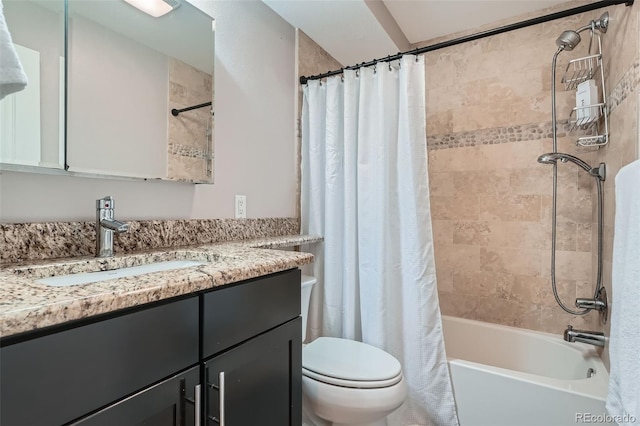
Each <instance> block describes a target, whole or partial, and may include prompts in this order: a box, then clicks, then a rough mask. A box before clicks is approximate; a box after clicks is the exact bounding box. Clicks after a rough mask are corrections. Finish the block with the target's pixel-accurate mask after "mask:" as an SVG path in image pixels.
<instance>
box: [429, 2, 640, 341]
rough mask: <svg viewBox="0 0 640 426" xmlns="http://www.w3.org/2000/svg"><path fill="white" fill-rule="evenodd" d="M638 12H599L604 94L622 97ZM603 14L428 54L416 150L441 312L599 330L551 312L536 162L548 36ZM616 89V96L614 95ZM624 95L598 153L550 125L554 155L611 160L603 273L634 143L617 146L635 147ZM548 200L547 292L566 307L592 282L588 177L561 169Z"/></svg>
mask: <svg viewBox="0 0 640 426" xmlns="http://www.w3.org/2000/svg"><path fill="white" fill-rule="evenodd" d="M637 10H638V7H637V6H635V7H633V8H627V7H624V6H618V7H612V8H610V10H609V12H610V13H611V14H612V17H613V18H614V19H612V22H611V28H610V31H609V32H608V33H607V35H605V36H604V40H605V47H604V54H605V58H606V57H607V55H608V57H609V58H615V59H609V60H608V61H607V64H606V66H605V69H606V74H605V75H606V76H608V78H607V84H608V92H612V91H614V88H616V89H617V91H618V92H621V93H627V92H629V90H633V86H630V87H629V83H628V82H625V81H621V80H622V76H624V75H626V73H629V72H633V69H634V68H633V64H634V63H635V64H637V60H636V58H637V55H638V47H637V46H638V44H637V40H638V33H637V19H638V16H637V15H638V13H637ZM549 11H552V10H549ZM602 12H603V10H598V11H593V12H590V13H587V14H583V15H576V16H572V17H569V18H565V19H561V20H557V21H552V22H549V23H545V24H541V25H536V26H534V27H529V28H525V29H521V30H517V31H512V32H509V33H506V34H502V35H497V36H493V37H490V38H486V39H483V40H478V41H476V42H471V43H465V44H462V45H458V46H454V47H451V48H447V49H442V50H439V51H434V52H430V53H428V54H427V62H426V74H427V146H428V148H429V177H430V187H431V203H432V205H431V208H432V218H433V226H434V235H435V250H436V268H437V273H438V287H439V295H440V304H441V308H442V312H443V314H448V315H454V316H461V317H465V318H471V319H478V320H483V321H489V322H494V323H500V324H506V325H513V326H517V327H523V328H529V329H534V330H541V331H547V332H553V333H559V332H561V331H562V330H564V328H565V327H566V325H567V324H569V323H571V324H572V325H574V326H575V327H584V328H590V329H600V328H601V326H600V325H599V323H598V319H597V316H596V315H595V314H593V313H592V314H589V315H587V316H584V317H573V316H571V315H569V314H566V313H565V312H564V311H562V310H561V309H560V308H559V307H558V306H557V305H556V302H555V299H554V297H553V294H552V292H551V284H550V272H549V271H550V246H551V200H552V197H551V194H552V192H551V191H552V180H551V179H552V168H551V166H547V165H541V164H538V163H537V162H536V159H537V157H538V156H539V155H540V154H542V153H545V152H550V151H551V150H552V143H551V125H550V120H551V118H550V117H551V58H552V55H553V53H554V51H555V48H556V47H555V39H556V37H557V36H558V35H559V34H560V33H561V32H562V31H563V30H565V29H575V28H577V27H579V26H581V25H583V24H585V23H587V22H589V21H590V20H591V19H595V18H597V17H599V16H600V14H601V13H602ZM521 18H522V17H521ZM521 18H517V19H515V20H521ZM524 18H527V17H524ZM634 22H635V23H634ZM504 23H507V22H503V23H499V24H504ZM494 26H496V24H492V25H491V27H494ZM616 27H617V28H616ZM482 29H486V28H482ZM473 32H475V30H474V31H473ZM459 35H460V34H455V35H452V36H451V37H457V36H459ZM629 38H631V39H632V40H631V42H629V43H628V44H626V45H625V46H624V48H623V49H621V48H619V47H617V46H616V45H622V44H625V43H626V41H625V40H627V39H629ZM436 41H442V40H436ZM433 42H434V41H428V42H424V43H419V44H418V45H417V46H421V45H425V44H432V43H433ZM587 42H588V40H587V39H586V36H585V40H583V43H582V44H581V45H580V46H579V48H578V49H576V51H574V52H571V54H568V53H563V54H562V55H561V56H560V60H559V66H558V69H559V73H558V80H557V81H558V83H560V76H561V75H562V71H563V70H564V66H565V65H566V61H567V60H568V59H573V58H575V57H579V56H582V55H584V52H585V49H586V47H587V45H588V43H587ZM636 67H637V65H636ZM627 77H628V76H627ZM625 84H626V85H627V89H621V86H624V85H625ZM559 88H560V84H559ZM561 90H562V89H561ZM574 95H575V92H573V91H571V92H564V91H560V92H559V93H558V117H559V119H560V120H563V119H565V120H566V118H567V117H568V115H569V112H570V110H571V108H572V106H573V103H574V99H575V98H574ZM617 98H618V99H619V98H620V96H618V97H617ZM630 98H632V100H630V101H623V103H624V102H627V103H628V104H629V107H628V108H624V106H623V104H620V106H618V107H617V110H614V112H613V113H612V115H611V127H612V132H611V133H612V135H611V138H612V144H611V147H608V148H605V149H603V150H602V151H601V152H598V153H593V152H583V151H581V150H579V149H577V148H576V147H575V144H574V140H575V139H574V138H572V137H570V136H568V135H566V132H565V128H564V126H560V128H559V134H560V136H561V138H560V140H559V151H561V152H568V153H570V154H573V155H577V156H579V157H580V158H582V159H583V160H585V161H587V162H588V163H597V162H599V161H601V159H602V158H603V156H605V157H606V156H608V157H609V158H608V162H611V163H612V164H610V165H609V172H610V174H609V177H608V180H607V188H608V189H607V198H608V202H607V217H606V219H605V222H606V225H607V229H606V231H605V234H606V235H607V238H606V240H607V242H606V244H605V252H607V253H608V257H606V258H607V259H608V265H607V268H606V269H605V272H606V274H608V275H607V277H610V270H611V268H610V252H611V238H612V235H613V234H612V223H613V216H611V215H612V213H613V209H612V202H613V201H612V195H611V193H612V192H613V186H612V185H613V180H614V179H613V177H614V173H616V172H617V170H619V167H620V165H621V164H626V163H628V162H629V161H630V160H631V159H633V158H636V157H635V156H636V155H637V154H636V153H635V146H636V145H635V144H631V143H630V142H628V141H631V140H633V141H636V140H637V123H635V120H637V103H636V101H635V99H636V97H630ZM632 147H633V149H632ZM609 152H610V154H607V153H609ZM558 197H559V206H558V240H557V241H558V251H557V264H556V269H557V279H558V288H559V293H560V297H561V298H562V300H563V301H564V302H565V304H567V305H568V306H570V307H572V306H573V302H574V300H575V298H576V297H589V295H590V294H592V292H593V286H594V285H595V274H594V271H593V265H594V262H595V258H594V253H595V252H596V249H597V248H596V247H597V246H596V240H594V239H593V235H594V233H595V229H596V227H595V223H594V220H593V214H594V213H593V209H594V208H595V185H594V180H593V178H592V177H590V176H588V175H586V174H585V173H584V172H582V171H581V170H580V169H579V168H577V167H575V166H574V165H572V164H560V166H559V190H558ZM609 281H610V278H609Z"/></svg>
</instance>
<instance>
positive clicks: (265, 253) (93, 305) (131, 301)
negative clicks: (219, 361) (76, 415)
mask: <svg viewBox="0 0 640 426" xmlns="http://www.w3.org/2000/svg"><path fill="white" fill-rule="evenodd" d="M319 241H322V238H321V237H316V236H304V235H293V236H281V237H271V238H260V239H255V240H244V241H239V242H226V243H217V244H209V245H200V246H194V247H186V248H185V247H182V248H178V249H171V248H169V249H163V250H158V251H149V252H141V253H128V254H120V255H116V256H114V257H112V258H106V259H99V258H95V257H79V258H69V259H58V260H55V261H53V260H49V261H37V262H29V263H28V264H8V265H3V266H2V268H1V269H0V337H5V336H10V335H14V334H18V333H22V332H26V331H31V330H35V329H39V328H43V327H47V326H51V325H56V324H61V323H64V322H67V321H71V320H77V319H82V318H87V317H91V316H93V315H98V314H104V313H108V312H112V311H116V310H119V309H124V308H129V307H133V306H138V305H142V304H145V303H149V302H155V301H158V300H162V299H168V298H171V297H175V296H180V295H185V294H189V293H193V292H197V291H201V290H206V289H210V288H213V287H217V286H221V285H225V284H229V283H233V282H238V281H242V280H246V279H249V278H255V277H259V276H262V275H267V274H271V273H274V272H279V271H284V270H287V269H291V268H296V267H299V266H302V265H305V264H308V263H311V262H313V255H311V254H309V253H303V252H296V251H283V250H273V249H274V248H278V247H289V246H296V245H302V244H309V243H315V242H319ZM167 260H197V261H203V262H205V264H204V265H202V266H196V267H190V268H186V269H178V270H170V271H164V272H154V273H150V274H144V275H138V276H134V277H126V278H119V279H114V280H109V281H101V282H97V283H94V284H85V285H78V286H68V287H51V286H47V285H45V284H40V283H38V282H36V280H37V279H39V278H45V277H48V276H53V275H66V274H71V273H80V272H89V271H99V270H110V269H116V268H121V267H129V266H137V265H143V264H148V263H153V262H158V261H167Z"/></svg>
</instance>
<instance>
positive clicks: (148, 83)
mask: <svg viewBox="0 0 640 426" xmlns="http://www.w3.org/2000/svg"><path fill="white" fill-rule="evenodd" d="M4 3H5V9H9V8H11V9H14V10H16V11H17V10H18V9H26V8H27V7H26V5H30V6H31V8H32V9H33V8H35V7H39V8H41V9H44V10H47V11H51V13H50V15H52V16H51V17H50V18H49V19H50V21H51V22H52V23H51V24H50V26H51V27H52V29H50V30H49V31H53V23H55V24H56V25H57V26H56V27H55V28H56V29H57V35H58V39H57V40H58V45H57V47H58V50H57V53H58V54H59V56H60V57H62V58H63V59H64V53H65V51H66V64H67V68H66V86H64V85H63V84H62V83H63V82H64V75H65V72H64V66H63V64H64V62H65V61H64V60H62V61H61V62H60V63H59V64H58V65H57V67H58V68H57V72H56V73H54V72H52V71H51V70H50V69H51V68H52V67H53V65H51V64H49V65H48V68H47V70H44V71H43V66H44V65H42V64H41V65H40V70H41V74H40V79H39V81H40V82H41V84H40V88H38V87H37V85H35V84H32V83H33V82H34V81H38V78H37V76H36V77H35V78H33V79H32V78H31V76H29V80H30V83H29V85H28V90H32V91H36V90H38V89H39V90H40V92H42V91H43V88H42V86H43V84H44V80H43V75H45V76H46V81H47V87H49V86H50V85H52V84H53V83H52V82H51V81H50V80H53V77H54V74H55V75H56V76H58V77H60V76H62V77H61V78H59V79H58V80H57V81H56V83H57V85H58V86H57V88H58V90H57V92H56V94H58V97H57V98H55V99H56V101H57V104H56V105H55V106H56V107H57V110H53V106H48V109H47V110H44V109H43V106H42V105H41V106H40V122H41V126H40V127H41V129H40V139H42V142H41V145H42V146H44V145H45V144H44V140H45V139H47V140H49V139H54V138H53V136H54V130H56V131H57V133H55V136H56V138H55V139H56V141H57V144H54V143H53V142H51V145H55V147H56V149H57V150H56V151H55V153H56V154H57V156H56V157H55V158H54V160H55V161H53V162H52V163H51V162H45V161H43V160H42V159H41V160H40V161H39V162H37V164H36V162H35V161H33V160H32V159H31V157H29V162H27V161H22V160H20V161H13V160H12V164H14V165H15V164H21V165H25V166H35V167H38V168H40V167H54V168H58V169H60V168H65V164H66V166H67V167H66V168H67V170H68V173H71V174H77V175H82V176H100V177H105V176H109V177H124V178H139V179H154V180H155V179H163V180H174V181H182V182H193V183H212V182H213V146H214V144H213V109H212V106H211V104H212V102H213V63H214V38H215V31H214V30H215V28H214V25H213V23H214V20H213V18H212V17H210V16H208V15H207V14H205V13H204V12H202V11H201V10H199V9H197V8H196V7H194V6H193V5H192V4H190V3H189V2H187V1H185V0H157V3H158V4H159V5H161V6H162V8H164V12H163V14H161V15H159V16H154V12H153V11H151V13H149V11H148V10H147V11H144V10H142V9H144V6H139V5H138V6H136V5H135V4H134V3H136V0H66V1H62V0H60V1H58V0H53V1H52V0H4ZM54 3H55V4H56V7H53V6H52V5H53V4H54ZM141 3H142V4H145V3H146V4H149V3H153V2H150V1H149V0H146V1H143V2H141ZM9 4H11V5H10V6H8V7H7V5H9ZM65 6H66V33H67V39H66V44H64V43H62V41H61V40H63V38H62V36H61V34H63V33H64V31H63V30H64V29H65V25H64V23H65V19H64V18H65V15H64V13H63V12H64V10H65ZM54 12H55V13H57V14H54ZM32 13H33V11H31V10H24V11H21V15H18V13H17V12H10V14H8V16H7V22H8V25H9V28H10V31H11V32H12V34H14V33H15V35H14V42H15V43H16V45H17V44H19V43H20V41H21V40H23V39H28V37H27V35H28V36H29V37H34V34H35V35H37V34H39V33H41V32H42V31H43V29H42V28H43V26H42V25H37V24H35V23H32V22H26V23H25V22H24V21H27V19H26V18H25V17H30V16H31V14H32ZM155 15H157V14H155ZM15 16H19V18H16V17H15ZM20 16H21V17H22V18H20ZM14 28H16V29H14ZM47 37H48V39H51V36H50V35H49V36H47ZM40 38H43V39H44V38H45V37H44V36H40ZM23 43H25V44H26V42H23ZM61 46H62V47H61ZM27 47H28V46H27ZM64 47H66V50H65V48H64ZM42 49H44V48H40V50H42ZM48 62H52V60H51V59H50V60H49V61H48ZM27 64H29V62H28V61H27ZM27 66H29V65H27ZM60 67H61V68H60ZM36 68H37V67H36ZM28 90H25V91H24V93H23V92H20V93H22V94H23V95H24V94H26V93H27V92H28ZM47 90H48V91H47V93H49V92H52V93H53V92H54V90H53V89H50V88H49V89H47ZM65 92H66V118H65V114H64V112H65V109H64V107H63V105H64V99H65V97H64V94H65ZM18 95H19V94H18ZM32 98H33V99H35V98H36V96H35V95H32ZM40 98H41V104H43V103H45V100H46V103H47V105H49V104H53V101H52V99H50V98H53V95H52V94H49V95H48V97H47V98H46V99H45V97H44V94H41V95H40ZM3 102H4V100H3ZM23 104H25V105H27V106H23V107H21V108H22V110H23V111H25V113H24V114H26V115H29V116H30V114H29V113H30V112H33V111H34V110H35V109H36V108H38V106H37V105H36V104H35V103H34V101H33V100H31V101H29V102H27V101H24V102H23ZM203 104H204V106H202V105H203ZM207 104H209V105H207ZM198 105H200V106H202V107H201V108H195V109H189V107H192V106H198ZM185 109H187V111H184V112H180V113H178V114H177V115H173V114H171V110H177V111H181V110H185ZM56 112H57V114H56ZM5 115H6V114H5ZM54 118H57V121H56V122H55V123H57V126H54V124H53V121H54ZM35 120H36V119H35V118H31V119H30V122H31V123H33V122H34V121H35ZM65 122H66V126H65V125H64V123H65ZM45 123H46V128H45ZM24 127H29V126H26V125H25V126H24ZM31 128H33V126H31ZM3 129H4V126H3ZM32 133H34V134H33V135H29V140H36V139H37V135H36V134H35V133H36V132H35V130H33V129H32ZM23 134H26V133H24V132H23V133H19V132H18V133H17V135H18V136H16V137H17V139H18V140H19V143H18V144H19V145H20V144H21V142H20V141H21V140H22V138H23V136H22V135H23ZM65 135H66V138H65ZM4 140H5V137H4V136H2V140H1V141H0V146H1V147H2V150H3V151H2V152H3V153H4V152H5V151H7V152H10V151H11V149H12V148H11V147H10V146H9V145H8V144H6V143H5V142H4ZM25 140H26V139H25ZM64 142H66V144H65V143H64ZM31 144H32V145H34V146H35V145H36V143H35V142H31ZM5 145H7V146H8V148H5ZM47 147H49V145H47ZM53 150H54V149H53V148H47V150H46V153H47V154H48V155H49V156H51V155H52V154H49V151H53ZM15 151H16V150H15V149H14V150H13V151H12V152H15ZM44 152H45V150H44V148H41V157H43V156H44ZM18 157H20V156H18ZM32 157H33V158H35V155H32ZM48 158H49V157H47V159H48ZM65 160H66V161H65ZM0 162H2V163H5V162H6V161H5V156H4V155H3V156H2V158H0Z"/></svg>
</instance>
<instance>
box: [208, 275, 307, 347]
mask: <svg viewBox="0 0 640 426" xmlns="http://www.w3.org/2000/svg"><path fill="white" fill-rule="evenodd" d="M298 316H300V270H299V269H292V270H289V271H285V272H280V273H277V274H273V275H268V276H266V277H261V278H257V279H254V280H249V281H246V282H244V283H241V284H239V285H236V286H233V287H227V288H224V287H223V288H221V289H220V290H215V291H212V292H209V293H206V294H205V295H204V310H203V313H202V317H203V324H202V348H203V354H202V355H203V358H205V359H206V358H208V357H210V356H211V355H214V354H216V353H218V352H221V351H223V350H225V349H227V348H229V347H231V346H233V345H236V344H238V343H240V342H243V341H245V340H247V339H249V338H251V337H253V336H256V335H258V334H260V333H263V332H265V331H267V330H270V329H272V328H274V327H277V326H278V325H280V324H284V323H285V322H287V321H289V320H291V319H293V318H296V317H298Z"/></svg>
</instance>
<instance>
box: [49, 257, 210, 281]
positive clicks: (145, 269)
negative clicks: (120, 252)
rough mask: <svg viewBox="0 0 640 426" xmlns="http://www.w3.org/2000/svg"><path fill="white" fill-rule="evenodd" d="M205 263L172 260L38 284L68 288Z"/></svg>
mask: <svg viewBox="0 0 640 426" xmlns="http://www.w3.org/2000/svg"><path fill="white" fill-rule="evenodd" d="M204 264H205V262H197V261H193V260H170V261H166V262H157V263H150V264H148V265H140V266H131V267H129V268H120V269H113V270H110V271H99V272H85V273H81V274H70V275H59V276H56V277H48V278H41V279H39V280H37V282H39V283H41V284H46V285H50V286H53V287H66V286H69V285H79V284H90V283H97V282H100V281H107V280H115V279H117V278H124V277H134V276H136V275H143V274H149V273H152V272H160V271H169V270H171V269H182V268H190V267H192V266H200V265H204Z"/></svg>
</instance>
